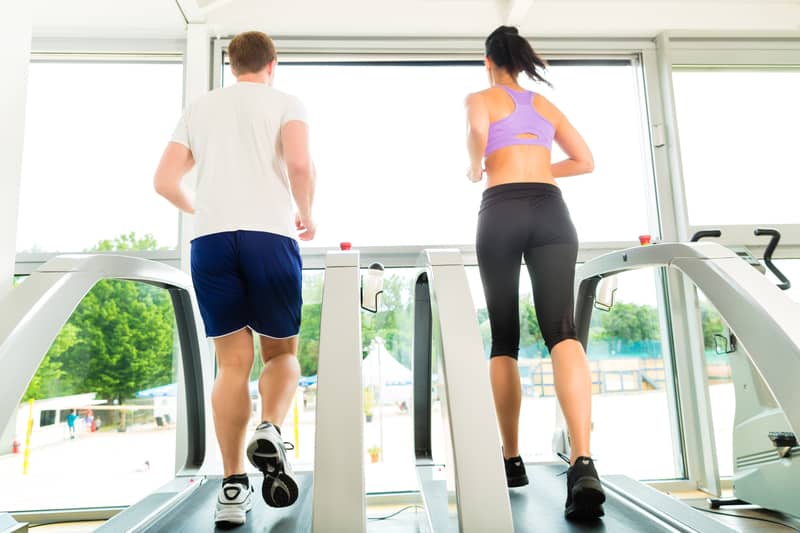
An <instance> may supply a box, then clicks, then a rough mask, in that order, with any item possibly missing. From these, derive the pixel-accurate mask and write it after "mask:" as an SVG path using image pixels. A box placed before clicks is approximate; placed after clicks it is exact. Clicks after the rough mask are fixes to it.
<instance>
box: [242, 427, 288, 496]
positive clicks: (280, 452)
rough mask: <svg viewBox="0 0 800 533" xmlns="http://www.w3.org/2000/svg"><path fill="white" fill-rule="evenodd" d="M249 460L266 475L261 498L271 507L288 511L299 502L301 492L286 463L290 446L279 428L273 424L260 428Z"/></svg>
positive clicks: (251, 444)
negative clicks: (283, 508)
mask: <svg viewBox="0 0 800 533" xmlns="http://www.w3.org/2000/svg"><path fill="white" fill-rule="evenodd" d="M290 446H291V445H290ZM290 449H291V448H290ZM247 458H248V459H249V460H250V462H251V463H252V464H253V466H255V467H256V468H258V469H259V470H260V471H261V473H263V474H264V483H263V484H262V485H261V495H262V496H263V497H264V501H265V502H267V505H269V506H270V507H288V506H290V505H292V504H293V503H294V502H296V501H297V496H298V495H299V490H298V487H297V481H296V480H295V479H294V474H293V473H292V467H291V465H290V464H289V461H288V460H287V459H286V443H284V442H283V439H282V438H281V435H280V433H278V430H277V429H275V426H273V425H272V424H270V423H269V422H262V423H261V424H259V426H258V427H257V428H256V432H255V433H254V434H253V438H252V439H250V444H248V445H247Z"/></svg>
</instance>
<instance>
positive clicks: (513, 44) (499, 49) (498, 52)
mask: <svg viewBox="0 0 800 533" xmlns="http://www.w3.org/2000/svg"><path fill="white" fill-rule="evenodd" d="M486 57H488V58H489V59H491V60H492V62H493V63H494V64H495V65H497V66H498V67H501V68H504V69H506V70H507V71H508V72H509V74H511V75H512V76H516V75H517V74H519V73H520V72H524V73H525V74H527V75H528V77H529V78H530V79H532V80H534V81H540V82H542V83H546V84H547V85H550V82H549V81H547V80H546V79H544V76H543V75H542V71H543V70H544V69H545V68H547V64H546V63H545V62H544V61H543V60H542V58H541V57H539V56H538V55H537V54H536V52H534V51H533V48H532V47H531V44H530V43H529V42H528V40H527V39H525V37H522V36H521V35H520V34H519V30H518V29H517V28H515V27H514V26H500V27H499V28H497V29H496V30H494V31H493V32H492V33H491V34H489V36H488V37H487V38H486ZM551 87H552V85H551Z"/></svg>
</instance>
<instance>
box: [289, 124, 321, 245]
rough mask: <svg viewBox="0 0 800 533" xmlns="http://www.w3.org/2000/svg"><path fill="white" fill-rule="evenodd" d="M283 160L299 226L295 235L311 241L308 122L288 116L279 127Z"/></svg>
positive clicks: (313, 174) (311, 175) (311, 172)
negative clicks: (290, 118)
mask: <svg viewBox="0 0 800 533" xmlns="http://www.w3.org/2000/svg"><path fill="white" fill-rule="evenodd" d="M281 144H282V145H283V160H284V161H285V162H286V170H287V171H288V173H289V183H290V184H291V186H292V196H293V197H294V201H295V203H296V204H297V218H296V221H295V224H296V225H297V229H298V230H300V234H299V235H298V237H299V238H300V239H301V240H304V241H310V240H311V239H313V238H314V234H315V233H316V225H315V224H314V218H313V216H312V213H311V208H312V205H313V203H314V188H315V185H316V183H315V182H316V172H315V170H314V163H313V162H312V161H311V153H310V150H309V142H308V125H306V123H305V122H303V121H301V120H290V121H288V122H286V123H285V124H284V125H283V126H282V127H281Z"/></svg>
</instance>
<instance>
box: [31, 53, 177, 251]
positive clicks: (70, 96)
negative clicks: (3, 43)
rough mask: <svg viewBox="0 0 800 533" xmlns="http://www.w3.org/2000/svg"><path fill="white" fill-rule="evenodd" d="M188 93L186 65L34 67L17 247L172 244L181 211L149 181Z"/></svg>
mask: <svg viewBox="0 0 800 533" xmlns="http://www.w3.org/2000/svg"><path fill="white" fill-rule="evenodd" d="M182 90H183V68H182V65H181V63H131V62H124V63H108V62H91V63H76V62H54V63H53V62H45V63H42V62H34V63H31V65H30V71H29V79H28V101H27V111H26V127H25V150H24V155H23V168H22V182H21V193H20V194H21V197H20V210H19V228H18V231H17V251H19V252H26V251H27V252H31V251H36V252H75V251H83V250H86V249H88V248H90V247H92V246H93V245H94V244H95V243H97V242H98V241H100V240H103V239H113V238H114V237H116V236H118V235H121V234H129V233H130V232H135V233H136V234H138V235H140V236H142V235H147V234H150V235H152V236H153V237H154V239H155V241H156V242H157V244H158V246H159V247H167V248H175V247H176V245H177V242H178V214H177V210H176V209H175V208H173V207H172V206H171V205H169V204H168V203H167V202H166V201H165V200H163V199H162V198H160V197H158V196H157V195H156V194H155V192H154V191H153V186H152V177H153V173H154V172H155V169H156V165H157V164H158V160H159V158H160V156H161V152H162V150H163V149H164V147H165V146H166V143H167V141H168V140H169V138H170V134H171V133H172V128H174V126H175V123H176V121H177V119H178V117H179V116H180V112H181V101H182Z"/></svg>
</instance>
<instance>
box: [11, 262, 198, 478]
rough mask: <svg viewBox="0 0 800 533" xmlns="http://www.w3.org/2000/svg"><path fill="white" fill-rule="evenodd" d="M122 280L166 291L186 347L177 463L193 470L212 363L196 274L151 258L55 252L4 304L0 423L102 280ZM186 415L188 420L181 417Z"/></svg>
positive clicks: (17, 404) (179, 401) (183, 354)
mask: <svg viewBox="0 0 800 533" xmlns="http://www.w3.org/2000/svg"><path fill="white" fill-rule="evenodd" d="M105 279H118V280H128V281H138V282H142V283H148V284H151V285H155V286H158V287H161V288H164V289H166V290H168V291H169V293H170V297H171V299H172V304H173V308H174V311H175V320H176V324H177V329H178V337H179V342H180V348H181V358H182V359H181V363H182V364H181V365H179V368H180V370H181V371H182V376H181V377H182V379H183V383H184V385H185V386H184V387H178V406H179V411H183V412H185V413H186V417H185V418H184V417H179V419H178V441H177V446H178V449H177V451H176V458H177V462H176V468H177V469H179V470H180V469H187V470H196V469H199V468H200V467H201V466H202V464H203V461H204V459H205V449H206V444H207V442H208V439H209V438H210V433H209V432H208V429H207V428H206V420H207V419H209V418H208V416H207V415H208V413H207V412H206V411H207V406H206V403H205V398H206V397H207V392H209V391H207V390H206V389H207V388H208V387H209V386H210V377H211V372H212V368H211V365H210V359H209V357H208V350H207V343H206V342H205V340H204V339H205V335H204V333H203V332H202V330H201V329H200V328H201V327H202V319H201V318H200V313H199V310H198V307H197V301H196V297H195V294H194V290H193V288H192V283H191V279H190V278H189V276H187V275H186V274H185V273H183V272H182V271H180V270H178V269H176V268H173V267H170V266H167V265H164V264H161V263H157V262H154V261H148V260H146V259H141V258H137V257H128V256H124V255H116V254H76V255H62V256H58V257H55V258H53V259H51V260H50V261H48V262H47V263H45V264H44V265H42V266H41V267H39V268H38V269H37V270H36V271H35V272H34V273H33V274H31V275H30V276H29V277H28V279H26V280H25V281H24V283H22V284H20V285H18V286H17V287H15V288H14V289H12V290H11V292H10V293H8V295H7V296H6V297H5V298H4V299H3V300H2V301H0V309H2V315H0V368H2V369H3V372H0V390H2V391H3V394H2V395H0V422H1V423H3V424H5V423H7V421H8V420H10V419H11V417H12V415H13V414H14V412H15V411H16V410H17V409H18V406H19V401H20V399H21V398H22V396H23V394H24V393H25V390H26V389H27V387H28V383H30V381H31V379H32V378H33V376H34V375H35V373H36V371H37V369H38V368H39V365H40V364H41V362H42V360H43V359H44V357H45V355H46V354H47V352H48V350H49V348H50V345H51V344H52V343H53V341H54V340H55V338H56V336H57V335H58V333H59V332H60V331H61V329H62V328H63V326H64V324H65V323H66V322H67V320H69V318H70V316H71V315H72V313H73V311H74V310H75V308H76V307H77V306H78V305H79V304H80V302H81V300H83V298H84V296H86V294H87V293H88V292H89V291H90V290H91V289H92V287H94V285H95V284H97V282H99V281H101V280H105ZM182 418H183V419H182Z"/></svg>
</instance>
